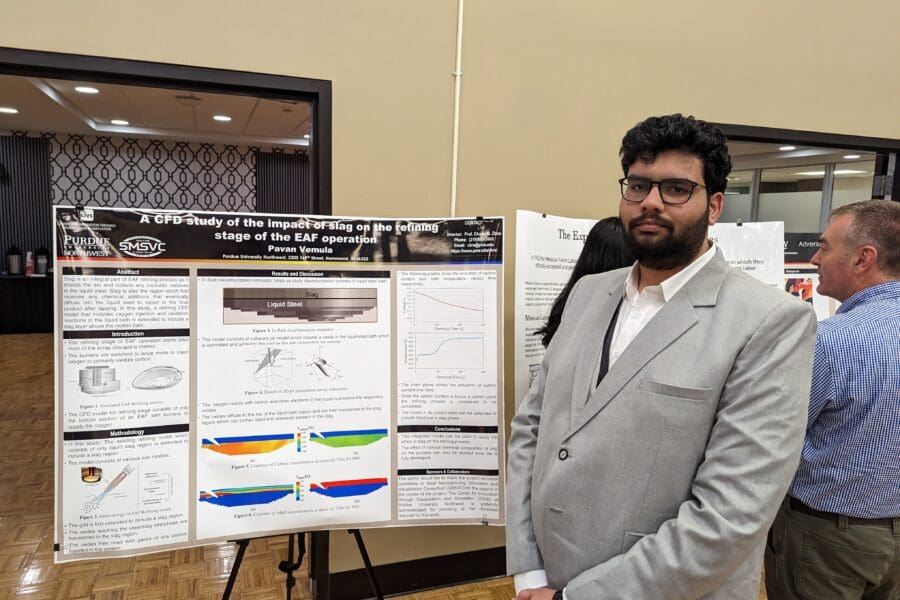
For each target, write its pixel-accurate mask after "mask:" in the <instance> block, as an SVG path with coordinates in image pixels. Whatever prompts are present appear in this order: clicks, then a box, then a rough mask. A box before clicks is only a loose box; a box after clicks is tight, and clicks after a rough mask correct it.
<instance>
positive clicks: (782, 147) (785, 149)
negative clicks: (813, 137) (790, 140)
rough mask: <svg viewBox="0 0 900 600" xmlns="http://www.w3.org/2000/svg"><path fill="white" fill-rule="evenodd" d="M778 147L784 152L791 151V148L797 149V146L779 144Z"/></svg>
mask: <svg viewBox="0 0 900 600" xmlns="http://www.w3.org/2000/svg"><path fill="white" fill-rule="evenodd" d="M778 149H779V150H781V151H782V152H790V151H791V150H796V149H797V146H779V147H778Z"/></svg>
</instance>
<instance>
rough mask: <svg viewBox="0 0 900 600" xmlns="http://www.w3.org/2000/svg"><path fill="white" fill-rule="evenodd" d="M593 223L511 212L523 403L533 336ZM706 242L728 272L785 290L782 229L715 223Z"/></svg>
mask: <svg viewBox="0 0 900 600" xmlns="http://www.w3.org/2000/svg"><path fill="white" fill-rule="evenodd" d="M596 222H597V221H596V220H595V219H572V218H568V217H560V216H555V215H548V214H545V213H538V212H532V211H528V210H519V211H516V282H515V349H514V355H515V393H516V402H519V401H520V400H521V399H522V398H524V397H525V394H526V393H527V392H528V388H529V387H530V386H531V383H532V381H534V378H535V377H536V376H537V372H538V369H539V368H540V365H541V360H542V359H543V357H544V346H543V345H542V344H541V336H539V335H535V332H537V331H538V330H539V329H540V328H542V327H543V326H544V324H545V323H546V322H547V316H548V315H549V314H550V308H551V307H552V306H553V302H554V301H555V300H556V297H557V296H558V295H559V292H560V291H561V290H562V289H563V287H565V285H566V282H567V281H568V280H569V276H570V275H571V273H572V268H573V267H574V266H575V263H576V262H577V261H578V256H579V255H580V254H581V250H582V248H583V247H584V241H585V239H586V238H587V234H588V232H589V231H590V230H591V228H592V227H593V226H594V224H595V223H596ZM709 237H710V239H712V240H713V241H714V242H715V243H716V244H717V245H718V246H719V247H720V248H721V250H722V254H723V255H724V256H725V260H726V261H727V262H728V263H729V264H730V265H731V266H733V267H736V268H738V269H741V270H743V271H745V272H746V273H748V274H750V275H752V276H754V277H756V278H757V279H759V280H760V281H762V282H763V283H766V284H767V285H771V286H774V287H778V288H782V287H783V286H784V278H785V274H784V260H785V255H784V252H783V248H784V243H785V242H784V239H785V238H784V223H782V222H781V221H773V222H763V223H743V224H741V225H737V224H735V223H717V224H716V225H713V226H712V227H710V228H709Z"/></svg>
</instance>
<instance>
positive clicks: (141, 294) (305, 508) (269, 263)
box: [55, 207, 505, 562]
mask: <svg viewBox="0 0 900 600" xmlns="http://www.w3.org/2000/svg"><path fill="white" fill-rule="evenodd" d="M55 225H56V240H55V242H56V248H55V251H56V256H57V257H58V264H59V265H60V268H58V269H57V271H56V274H55V277H56V280H55V285H56V289H57V294H56V298H57V307H56V311H57V315H58V319H57V322H58V326H57V332H56V343H57V352H56V355H57V365H56V383H57V385H56V407H57V412H56V414H57V431H58V432H59V435H58V437H57V457H58V460H57V465H58V472H57V495H56V496H57V509H56V532H57V533H56V537H57V540H56V541H57V544H58V550H57V552H56V560H57V561H58V562H64V561H69V560H78V559H82V558H97V557H104V556H127V555H133V554H140V553H144V552H155V551H159V550H164V549H171V548H177V547H187V546H194V545H200V544H204V543H209V542H212V541H220V540H227V539H236V538H241V537H254V536H261V535H270V534H273V533H279V532H289V531H298V530H308V529H330V528H346V527H379V526H392V525H413V524H455V523H457V524H466V523H483V524H495V525H499V524H502V522H503V512H502V506H503V502H502V495H503V479H504V476H503V475H504V474H503V463H504V460H505V459H504V453H503V449H504V440H503V427H502V423H503V414H502V407H503V404H502V398H503V380H502V369H500V364H501V363H500V356H502V354H501V353H502V319H501V318H500V316H501V315H502V296H501V292H502V285H501V283H502V277H503V273H502V247H503V239H502V236H503V221H502V219H500V218H478V219H363V218H336V217H318V216H293V215H263V214H231V213H199V212H196V213H183V212H170V211H144V210H121V209H76V208H72V207H56V208H55Z"/></svg>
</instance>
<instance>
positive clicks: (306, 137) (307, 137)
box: [303, 133, 846, 158]
mask: <svg viewBox="0 0 900 600" xmlns="http://www.w3.org/2000/svg"><path fill="white" fill-rule="evenodd" d="M303 139H305V140H308V139H309V134H308V133H307V134H305V135H304V136H303ZM844 158H846V157H844Z"/></svg>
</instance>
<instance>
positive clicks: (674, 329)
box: [566, 250, 728, 437]
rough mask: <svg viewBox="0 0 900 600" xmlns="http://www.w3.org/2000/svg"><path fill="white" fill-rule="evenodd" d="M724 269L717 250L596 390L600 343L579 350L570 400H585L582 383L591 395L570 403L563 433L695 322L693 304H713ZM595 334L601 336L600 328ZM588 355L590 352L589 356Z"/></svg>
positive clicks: (608, 311) (609, 305)
mask: <svg viewBox="0 0 900 600" xmlns="http://www.w3.org/2000/svg"><path fill="white" fill-rule="evenodd" d="M727 273H728V265H726V264H725V261H724V259H723V258H722V253H721V251H720V250H719V251H717V252H716V255H715V256H714V257H713V259H712V260H711V261H710V262H709V264H707V265H706V266H705V267H703V269H701V270H700V272H698V273H697V274H696V275H695V276H694V277H693V278H692V279H691V280H690V281H688V282H687V283H686V284H685V286H684V288H682V289H681V290H680V291H679V292H678V293H676V294H675V296H674V297H673V298H672V299H671V300H669V301H668V302H667V303H666V305H665V306H663V307H662V308H661V309H660V311H659V312H658V313H657V314H656V315H655V316H654V317H653V318H652V319H651V320H650V322H649V323H647V325H646V326H645V327H644V329H643V330H641V332H640V333H639V334H638V335H637V337H635V338H634V340H633V341H632V342H631V343H630V344H629V345H628V347H627V348H625V351H624V352H622V355H621V356H619V358H618V360H616V362H615V364H614V365H612V367H610V369H609V372H608V373H607V374H606V377H604V379H603V381H601V382H600V385H599V386H598V387H597V389H595V390H594V389H593V386H594V385H595V384H596V382H597V375H598V367H599V362H600V361H599V357H600V350H601V348H600V346H601V344H598V343H597V341H596V339H595V340H594V343H593V347H592V350H593V349H594V348H596V350H595V351H591V352H582V353H580V356H579V363H578V368H576V370H575V378H576V379H575V385H574V386H573V390H575V394H573V404H574V401H575V400H576V399H577V398H580V399H581V402H582V403H583V402H584V398H585V396H584V395H582V389H583V388H584V387H586V388H587V390H586V392H587V393H588V394H590V396H589V399H588V402H587V404H578V405H577V408H576V407H575V406H574V405H573V411H572V429H571V430H570V432H569V434H568V435H567V436H566V437H569V436H571V435H572V434H574V433H575V432H576V431H578V430H579V429H581V428H582V427H584V425H585V424H586V423H587V422H588V421H590V420H591V418H593V417H594V415H596V414H597V413H598V412H600V411H601V410H602V409H603V407H605V406H606V405H607V404H609V402H610V400H612V399H613V398H614V397H615V396H616V394H618V393H619V391H621V389H622V388H623V387H624V386H625V385H626V384H627V383H628V382H629V381H631V380H632V379H633V378H634V377H635V375H637V374H638V373H639V372H640V371H641V369H643V368H644V367H645V366H646V365H647V363H649V362H650V361H651V360H652V359H653V358H654V357H655V356H656V355H657V354H659V353H660V352H662V351H663V350H665V349H666V348H667V347H668V346H670V345H671V344H672V343H673V342H675V340H677V339H678V338H679V337H681V336H682V335H683V334H684V332H686V331H687V330H688V329H690V328H691V327H693V326H694V324H695V323H696V322H697V313H696V311H695V310H694V307H695V306H714V305H715V303H716V299H717V296H718V292H719V288H720V287H721V286H722V282H723V281H724V279H725V276H726V275H727ZM613 297H614V300H612V301H609V300H608V301H607V302H605V303H604V310H603V312H604V314H605V315H606V317H605V318H606V321H605V323H608V322H609V319H610V317H611V316H612V313H613V311H614V310H615V307H616V303H617V302H618V295H615V294H613ZM598 335H599V336H601V339H602V335H603V332H600V333H598ZM588 355H590V356H589V357H588ZM587 359H589V360H591V361H592V362H591V363H590V368H589V369H588V374H587V376H586V377H585V376H584V375H585V369H584V367H583V366H582V364H581V363H582V361H583V360H587ZM591 390H593V393H591Z"/></svg>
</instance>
